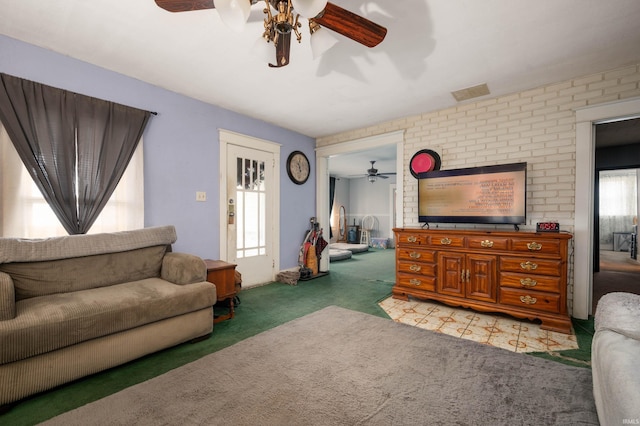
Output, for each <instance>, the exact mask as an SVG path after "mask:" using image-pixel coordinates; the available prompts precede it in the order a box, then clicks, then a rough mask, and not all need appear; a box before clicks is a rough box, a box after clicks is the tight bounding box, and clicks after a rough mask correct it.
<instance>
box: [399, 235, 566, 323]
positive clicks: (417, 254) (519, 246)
mask: <svg viewBox="0 0 640 426" xmlns="http://www.w3.org/2000/svg"><path fill="white" fill-rule="evenodd" d="M393 231H394V234H395V238H396V284H395V285H394V287H393V297H394V298H396V299H403V300H408V296H414V297H416V298H420V299H433V300H437V301H440V302H443V303H446V304H449V305H454V306H462V307H465V308H472V309H475V310H478V311H485V312H502V313H505V314H509V315H512V316H514V317H517V318H527V319H531V320H533V319H538V320H540V321H542V325H541V327H542V328H543V329H546V330H553V331H559V332H562V333H570V332H571V319H570V318H569V315H568V314H567V256H568V242H569V240H570V239H571V235H570V234H566V233H534V232H522V231H521V232H502V231H479V230H459V229H451V230H443V229H434V230H430V229H419V228H402V229H394V230H393Z"/></svg>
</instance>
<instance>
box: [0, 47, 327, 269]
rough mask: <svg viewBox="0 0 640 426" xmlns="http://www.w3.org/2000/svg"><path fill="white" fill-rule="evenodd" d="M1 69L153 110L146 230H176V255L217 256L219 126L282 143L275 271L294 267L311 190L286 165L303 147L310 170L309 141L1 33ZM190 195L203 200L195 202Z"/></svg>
mask: <svg viewBox="0 0 640 426" xmlns="http://www.w3.org/2000/svg"><path fill="white" fill-rule="evenodd" d="M0 72H3V73H6V74H10V75H14V76H17V77H22V78H25V79H29V80H33V81H37V82H39V83H43V84H47V85H50V86H54V87H59V88H62V89H66V90H70V91H73V92H77V93H82V94H85V95H89V96H93V97H96V98H101V99H106V100H109V101H113V102H118V103H121V104H124V105H129V106H133V107H137V108H141V109H145V110H148V111H155V112H157V113H158V115H157V116H153V117H152V118H151V120H150V121H149V124H148V126H147V129H146V131H145V134H144V157H145V164H144V167H145V170H144V179H145V196H144V198H145V199H144V201H145V226H156V225H166V224H172V225H175V226H176V229H177V232H178V241H177V243H176V244H175V245H174V250H176V251H184V252H188V253H193V254H196V255H198V256H201V257H203V258H214V259H215V258H219V257H220V253H219V239H220V230H219V205H218V199H219V180H218V174H219V173H218V171H219V166H218V165H219V141H218V129H220V128H222V129H227V130H231V131H235V132H238V133H242V134H246V135H250V136H254V137H257V138H262V139H266V140H269V141H274V142H277V143H280V144H281V145H282V148H281V158H280V161H281V165H282V167H281V171H280V179H281V188H280V194H281V206H280V215H281V216H280V230H281V233H280V243H281V247H280V259H281V265H280V266H281V268H282V269H285V268H289V267H293V266H295V265H296V264H297V254H298V248H299V245H300V243H301V239H302V238H303V237H304V232H305V230H306V229H307V227H308V220H309V217H311V216H315V190H316V186H315V181H314V180H313V179H310V180H309V181H308V182H307V183H306V184H305V185H302V186H298V185H295V184H293V183H292V182H291V181H290V180H289V178H288V176H287V173H286V170H285V167H284V165H285V164H286V159H287V156H288V155H289V153H290V152H291V151H293V150H301V151H303V152H304V153H305V154H306V155H307V157H309V159H310V160H311V163H312V167H313V164H315V152H314V147H315V140H314V139H312V138H309V137H307V136H304V135H301V134H299V133H296V132H292V131H289V130H286V129H283V128H281V127H277V126H274V125H271V124H268V123H265V122H263V121H260V120H255V119H252V118H249V117H247V116H243V115H240V114H236V113H234V112H231V111H228V110H225V109H222V108H219V107H216V106H213V105H209V104H206V103H203V102H200V101H197V100H195V99H192V98H189V97H186V96H182V95H178V94H176V93H173V92H170V91H167V90H164V89H161V88H159V87H156V86H152V85H150V84H147V83H144V82H141V81H140V80H136V79H133V78H130V77H126V76H124V75H122V74H118V73H115V72H112V71H108V70H106V69H103V68H99V67H96V66H94V65H91V64H88V63H85V62H81V61H78V60H75V59H72V58H69V57H67V56H63V55H60V54H57V53H55V52H52V51H49V50H45V49H41V48H39V47H36V46H33V45H30V44H26V43H23V42H20V41H17V40H15V39H11V38H8V37H5V36H2V35H0ZM312 176H315V171H314V170H312ZM196 191H206V193H207V201H206V202H196V201H195V193H196Z"/></svg>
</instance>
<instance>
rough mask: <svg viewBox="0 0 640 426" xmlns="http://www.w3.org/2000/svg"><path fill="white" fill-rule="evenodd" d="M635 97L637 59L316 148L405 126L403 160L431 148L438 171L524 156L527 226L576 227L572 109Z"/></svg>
mask: <svg viewBox="0 0 640 426" xmlns="http://www.w3.org/2000/svg"><path fill="white" fill-rule="evenodd" d="M631 97H640V64H636V65H632V66H628V67H625V68H620V69H615V70H612V71H606V72H602V73H598V74H593V75H588V76H584V77H579V78H575V79H573V80H570V81H564V82H559V83H554V84H549V85H547V86H543V87H538V88H534V89H531V90H527V91H524V92H520V93H514V94H511V95H506V96H501V97H497V98H492V99H486V100H480V101H477V102H469V103H463V104H460V105H458V106H456V107H453V108H448V109H444V110H439V111H432V112H425V113H423V114H421V115H417V116H411V117H405V118H401V119H398V120H394V121H390V122H386V123H380V124H378V125H376V126H371V127H367V128H363V129H357V130H353V131H350V132H345V133H341V134H337V135H332V136H328V137H323V138H320V139H318V140H317V141H316V144H317V146H318V147H321V146H327V145H331V144H336V143H340V142H346V141H350V140H354V139H359V138H363V137H367V136H373V135H377V134H381V133H386V132H391V131H396V130H403V129H404V130H405V150H404V163H405V164H408V163H409V160H410V159H411V156H412V155H413V154H414V153H415V152H416V151H418V150H420V149H423V148H430V149H434V150H435V151H437V152H438V153H439V154H440V155H441V157H442V167H443V169H453V168H459V167H472V166H483V165H490V164H500V163H511V162H520V161H526V162H527V163H529V167H528V194H527V204H528V205H527V224H526V226H524V227H523V229H535V223H536V222H540V221H543V220H557V221H559V222H560V224H561V226H562V229H564V230H567V231H570V232H572V231H573V226H574V222H573V219H574V189H575V151H576V150H575V143H576V142H575V113H574V109H576V108H579V107H584V106H587V105H594V104H600V103H604V102H611V101H615V100H620V99H625V98H631ZM403 174H404V176H403V178H404V188H405V193H404V195H405V199H404V216H405V225H407V226H412V225H418V222H417V220H418V217H417V199H416V197H415V196H414V195H415V194H416V191H417V186H416V182H415V179H414V178H413V176H411V174H410V173H409V172H408V168H407V167H405V168H404V170H403Z"/></svg>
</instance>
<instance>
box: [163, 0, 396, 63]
mask: <svg viewBox="0 0 640 426" xmlns="http://www.w3.org/2000/svg"><path fill="white" fill-rule="evenodd" d="M261 1H264V3H265V8H264V10H263V12H264V13H265V15H266V17H265V19H264V32H263V33H262V37H261V38H260V40H259V43H257V44H256V50H258V49H259V50H260V51H262V54H264V55H265V56H266V55H268V56H266V57H272V55H273V53H272V51H271V50H270V49H269V46H268V44H269V43H273V44H274V45H275V47H276V63H275V64H272V63H270V62H269V66H270V67H276V68H279V67H283V66H285V65H288V64H289V54H290V49H291V34H292V33H293V34H295V36H296V39H297V40H298V42H300V40H301V39H302V34H301V33H300V30H299V28H300V27H302V23H300V22H299V18H300V17H303V18H306V19H308V21H309V33H310V37H311V50H312V53H313V56H314V58H316V57H318V56H320V55H321V54H322V53H324V52H325V51H327V50H328V49H330V48H331V47H332V46H333V45H334V44H335V43H336V42H337V41H338V39H337V38H336V37H335V36H334V35H333V34H331V33H330V32H328V31H322V29H323V27H324V28H328V29H330V30H333V31H335V32H337V33H339V34H342V35H343V36H345V37H347V38H350V39H351V40H354V41H356V42H358V43H360V44H363V45H365V46H367V47H374V46H377V45H378V44H380V42H382V40H384V38H385V36H386V34H387V29H386V28H384V27H382V26H380V25H378V24H376V23H374V22H371V21H369V20H368V19H366V18H363V17H362V16H360V15H356V14H355V13H353V12H350V11H348V10H346V9H343V8H341V7H340V6H336V5H335V4H333V3H329V2H327V0H155V2H156V4H157V5H158V6H160V7H161V8H162V9H165V10H168V11H169V12H187V11H192V10H202V9H213V8H215V9H216V10H217V11H218V13H219V14H220V18H221V19H222V21H223V22H224V23H225V24H226V25H227V26H229V27H230V28H231V29H232V30H234V31H237V32H239V31H241V30H242V29H243V28H244V24H245V23H246V22H247V20H248V19H249V14H250V11H251V6H252V5H254V4H256V3H259V2H261Z"/></svg>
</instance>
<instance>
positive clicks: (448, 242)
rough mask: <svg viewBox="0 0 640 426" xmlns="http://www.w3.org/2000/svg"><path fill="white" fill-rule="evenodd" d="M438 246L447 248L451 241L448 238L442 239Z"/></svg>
mask: <svg viewBox="0 0 640 426" xmlns="http://www.w3.org/2000/svg"><path fill="white" fill-rule="evenodd" d="M440 244H442V245H445V246H448V245H449V244H451V239H450V238H443V239H441V240H440Z"/></svg>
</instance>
